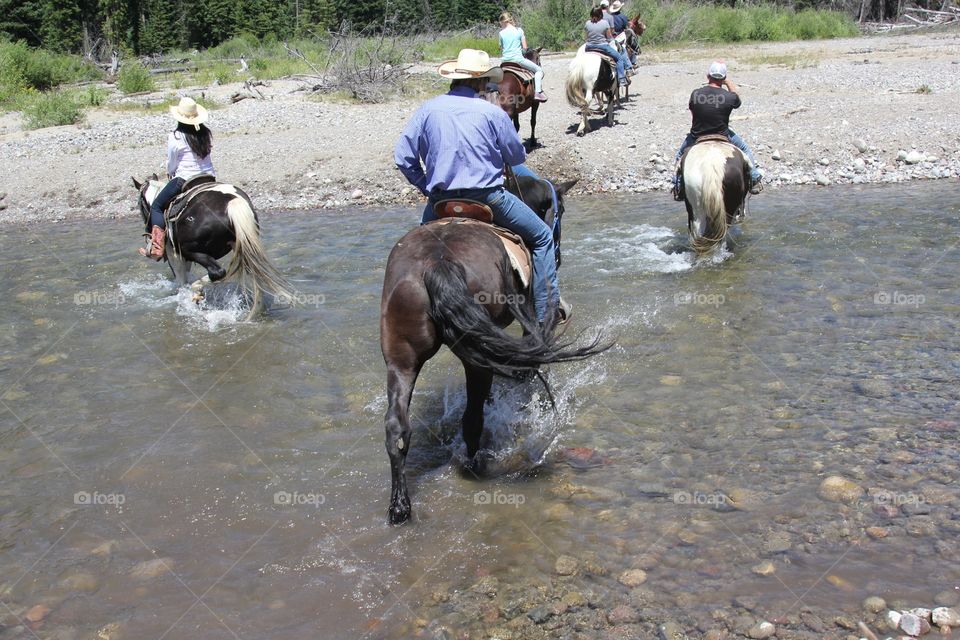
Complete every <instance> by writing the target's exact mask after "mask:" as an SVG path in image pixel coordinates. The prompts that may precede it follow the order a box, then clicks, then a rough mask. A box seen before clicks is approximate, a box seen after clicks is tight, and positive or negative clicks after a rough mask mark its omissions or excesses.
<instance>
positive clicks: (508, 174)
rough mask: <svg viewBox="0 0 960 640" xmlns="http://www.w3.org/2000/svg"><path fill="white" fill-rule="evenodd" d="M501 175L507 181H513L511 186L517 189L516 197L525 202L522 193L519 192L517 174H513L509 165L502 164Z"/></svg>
mask: <svg viewBox="0 0 960 640" xmlns="http://www.w3.org/2000/svg"><path fill="white" fill-rule="evenodd" d="M503 173H504V175H506V177H507V180H511V179H512V180H513V186H514V187H516V189H517V195H518V196H520V199H521V200H523V201H524V202H526V199H525V198H524V197H523V191H521V190H520V179H519V178H517V174H515V173H514V172H513V167H511V166H510V165H509V164H506V163H504V165H503Z"/></svg>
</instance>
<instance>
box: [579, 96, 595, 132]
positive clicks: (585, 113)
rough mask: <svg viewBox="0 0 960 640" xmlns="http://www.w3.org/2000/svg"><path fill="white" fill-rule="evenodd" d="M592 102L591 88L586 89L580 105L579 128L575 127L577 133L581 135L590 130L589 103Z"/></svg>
mask: <svg viewBox="0 0 960 640" xmlns="http://www.w3.org/2000/svg"><path fill="white" fill-rule="evenodd" d="M591 102H593V89H587V94H586V95H585V96H584V102H583V105H582V106H581V107H580V116H581V118H582V122H581V123H580V128H579V129H577V135H578V136H582V135H583V134H585V133H586V132H587V131H590V122H589V117H590V103H591Z"/></svg>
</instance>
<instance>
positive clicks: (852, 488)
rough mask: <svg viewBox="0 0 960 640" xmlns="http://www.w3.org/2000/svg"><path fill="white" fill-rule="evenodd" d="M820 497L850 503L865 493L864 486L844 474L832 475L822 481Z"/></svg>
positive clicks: (819, 491)
mask: <svg viewBox="0 0 960 640" xmlns="http://www.w3.org/2000/svg"><path fill="white" fill-rule="evenodd" d="M817 493H819V495H820V497H821V498H823V499H824V500H828V501H830V502H843V503H845V504H850V503H852V502H856V501H857V500H859V499H860V496H862V495H863V487H861V486H860V485H858V484H857V483H856V482H854V481H853V480H848V479H847V478H844V477H843V476H830V477H828V478H825V479H824V480H823V482H821V483H820V489H819V490H818V492H817Z"/></svg>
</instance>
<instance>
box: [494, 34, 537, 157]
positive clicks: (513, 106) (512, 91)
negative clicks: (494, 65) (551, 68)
mask: <svg viewBox="0 0 960 640" xmlns="http://www.w3.org/2000/svg"><path fill="white" fill-rule="evenodd" d="M542 50H543V47H537V48H536V49H526V50H525V51H524V52H523V57H524V58H526V59H527V60H529V61H531V62H533V63H534V64H536V65H537V66H540V52H541V51H542ZM500 66H501V67H502V68H503V80H501V81H500V96H499V97H498V98H497V100H498V102H499V103H500V108H501V109H503V110H504V111H506V112H507V115H508V116H510V119H511V120H513V126H514V127H516V129H517V131H518V132H519V131H520V114H521V113H523V112H524V111H526V110H527V109H530V140H529V142H528V145H529V148H531V149H533V148H534V147H536V146H537V109H539V108H540V103H539V102H537V101H536V100H534V99H533V93H534V92H533V90H534V86H533V80H530V81H529V82H527V83H524V82H522V81H521V80H520V78H519V77H518V76H516V75H515V74H514V73H513V72H512V71H511V69H516V68H517V67H518V66H519V65H511V63H509V62H504V63H502V64H501V65H500Z"/></svg>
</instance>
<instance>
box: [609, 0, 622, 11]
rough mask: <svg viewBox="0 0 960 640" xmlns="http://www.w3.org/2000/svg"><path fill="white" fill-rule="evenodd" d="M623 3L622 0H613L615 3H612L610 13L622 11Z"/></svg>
mask: <svg viewBox="0 0 960 640" xmlns="http://www.w3.org/2000/svg"><path fill="white" fill-rule="evenodd" d="M623 4H624V3H622V2H620V0H613V4H612V5H610V13H620V9H623Z"/></svg>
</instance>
